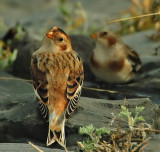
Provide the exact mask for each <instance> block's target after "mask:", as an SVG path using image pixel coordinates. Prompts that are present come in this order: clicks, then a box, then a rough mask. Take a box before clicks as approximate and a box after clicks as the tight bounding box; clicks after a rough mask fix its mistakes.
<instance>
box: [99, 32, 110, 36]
mask: <svg viewBox="0 0 160 152" xmlns="http://www.w3.org/2000/svg"><path fill="white" fill-rule="evenodd" d="M107 34H108V32H102V33H100V37H103V36H105V35H107Z"/></svg>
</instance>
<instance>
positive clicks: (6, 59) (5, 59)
mask: <svg viewBox="0 0 160 152" xmlns="http://www.w3.org/2000/svg"><path fill="white" fill-rule="evenodd" d="M17 53H18V51H17V49H14V50H13V51H11V50H10V47H9V46H7V47H6V48H4V43H3V41H0V69H3V70H4V69H7V68H10V67H12V64H13V62H14V61H15V59H16V58H17Z"/></svg>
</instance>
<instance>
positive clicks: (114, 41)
mask: <svg viewBox="0 0 160 152" xmlns="http://www.w3.org/2000/svg"><path fill="white" fill-rule="evenodd" d="M90 36H91V38H92V39H93V40H95V48H94V49H93V50H92V52H91V55H90V58H89V65H90V68H91V71H92V73H93V74H94V75H95V76H96V78H98V79H99V80H101V81H103V82H106V83H110V84H123V83H127V82H129V81H131V80H133V79H134V77H135V75H136V73H137V72H138V71H139V70H140V69H141V66H142V62H141V59H140V58H139V55H138V53H137V52H136V51H134V50H133V49H132V48H130V47H129V46H127V45H126V44H125V43H124V42H123V41H122V40H121V39H120V37H118V36H117V35H115V34H114V33H112V32H110V31H101V32H96V33H93V34H91V35H90Z"/></svg>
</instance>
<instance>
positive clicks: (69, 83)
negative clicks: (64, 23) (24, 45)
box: [31, 27, 84, 151]
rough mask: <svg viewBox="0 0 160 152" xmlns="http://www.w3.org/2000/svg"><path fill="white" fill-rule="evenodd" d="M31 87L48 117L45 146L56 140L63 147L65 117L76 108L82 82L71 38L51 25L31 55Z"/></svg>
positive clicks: (82, 76)
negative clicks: (40, 43)
mask: <svg viewBox="0 0 160 152" xmlns="http://www.w3.org/2000/svg"><path fill="white" fill-rule="evenodd" d="M31 74H32V79H33V87H34V91H35V94H36V97H37V99H38V102H39V108H40V110H41V113H42V115H43V117H44V118H45V119H46V120H47V121H49V130H48V138H47V146H49V145H51V144H52V143H54V142H55V141H57V142H58V143H59V144H60V145H61V146H63V147H64V148H65V150H66V151H67V149H66V142H65V130H64V128H65V121H67V119H68V118H69V116H70V114H71V113H72V112H73V111H74V110H75V108H76V106H77V104H78V100H79V97H80V94H81V89H82V84H83V78H84V74H83V64H82V60H81V58H80V57H79V55H78V54H77V53H76V52H75V51H74V50H73V49H72V46H71V41H70V38H69V37H68V36H67V34H66V33H65V32H64V31H63V30H61V29H60V28H58V27H53V28H52V29H50V30H49V31H48V32H47V34H46V36H45V37H44V38H43V41H42V46H41V47H40V48H39V49H38V50H37V51H35V52H34V53H33V55H32V59H31Z"/></svg>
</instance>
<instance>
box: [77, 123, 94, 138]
mask: <svg viewBox="0 0 160 152" xmlns="http://www.w3.org/2000/svg"><path fill="white" fill-rule="evenodd" d="M94 130H95V127H94V126H93V125H92V124H90V125H88V126H85V127H84V126H83V127H80V128H79V133H80V134H81V135H83V134H86V135H89V136H90V135H91V134H92V133H93V131H94Z"/></svg>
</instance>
